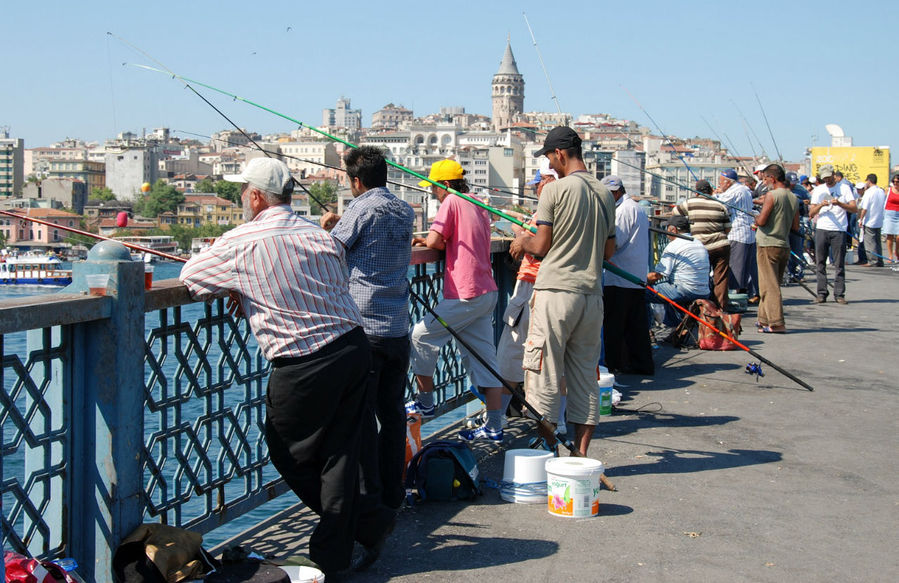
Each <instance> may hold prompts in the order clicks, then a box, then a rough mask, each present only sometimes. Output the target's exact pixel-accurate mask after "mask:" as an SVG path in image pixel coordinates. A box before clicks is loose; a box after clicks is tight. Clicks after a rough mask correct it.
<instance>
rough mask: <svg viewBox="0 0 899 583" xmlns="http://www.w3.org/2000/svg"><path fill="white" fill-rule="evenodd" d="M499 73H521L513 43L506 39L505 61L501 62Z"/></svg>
mask: <svg viewBox="0 0 899 583" xmlns="http://www.w3.org/2000/svg"><path fill="white" fill-rule="evenodd" d="M496 74H497V75H520V74H521V73H519V72H518V65H517V64H515V56H514V55H513V54H512V43H511V41H506V53H505V54H504V55H503V61H502V62H501V63H500V64H499V71H497V72H496Z"/></svg>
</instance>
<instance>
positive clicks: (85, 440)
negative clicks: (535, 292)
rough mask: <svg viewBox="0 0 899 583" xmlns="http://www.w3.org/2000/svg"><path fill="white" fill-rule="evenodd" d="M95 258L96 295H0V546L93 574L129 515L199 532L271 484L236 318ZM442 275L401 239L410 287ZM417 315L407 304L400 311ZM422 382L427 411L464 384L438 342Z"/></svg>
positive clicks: (504, 265) (429, 290)
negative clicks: (102, 275) (102, 279)
mask: <svg viewBox="0 0 899 583" xmlns="http://www.w3.org/2000/svg"><path fill="white" fill-rule="evenodd" d="M507 249H508V241H503V240H496V241H494V242H493V249H492V257H493V263H494V273H495V277H496V280H497V284H498V287H499V289H500V294H499V296H500V301H499V302H498V305H497V308H496V313H495V321H500V316H501V314H502V312H503V310H504V309H505V303H506V302H505V300H506V298H507V297H508V295H509V294H510V293H511V291H512V287H513V285H514V275H515V271H514V266H513V265H512V264H511V262H510V260H509V257H508V253H507V252H506V251H507ZM76 267H78V266H76ZM102 269H108V270H109V272H110V275H111V278H110V284H109V288H108V294H107V296H105V297H96V296H88V295H84V294H80V293H78V294H73V293H57V294H51V295H44V296H31V297H28V298H21V299H14V300H6V301H2V302H0V355H2V368H0V385H2V386H0V502H2V512H0V521H2V522H0V526H2V535H3V536H2V541H3V548H5V549H7V550H16V551H19V552H23V553H27V554H30V555H32V556H37V557H42V558H55V557H62V556H72V557H74V558H75V559H76V560H77V561H78V563H79V564H80V568H79V571H80V572H81V573H82V574H83V575H86V578H87V579H88V580H95V581H97V582H106V581H110V580H111V574H110V570H109V565H110V564H111V559H112V553H113V552H114V550H115V547H116V545H117V544H118V543H119V541H120V540H121V539H122V538H123V537H125V536H127V535H128V534H129V533H130V532H131V531H132V530H133V529H134V528H135V527H136V526H137V525H139V524H140V523H142V522H164V523H166V524H170V525H174V526H179V527H183V528H189V529H191V530H194V531H197V532H200V533H206V532H209V531H210V530H212V529H214V528H216V527H218V526H221V525H222V524H225V523H227V522H229V521H232V520H234V519H236V518H238V517H240V516H241V515H243V514H245V513H247V512H248V511H250V510H252V509H253V508H256V507H258V506H259V505H261V504H263V503H264V502H267V501H268V500H271V499H272V498H274V497H276V496H278V495H280V494H282V493H284V492H286V491H287V487H286V486H285V485H284V483H283V481H282V480H281V479H280V478H279V477H278V475H277V473H276V472H275V471H274V469H273V468H272V466H271V464H269V463H268V462H269V458H268V449H267V447H266V445H265V440H264V431H263V424H264V398H265V387H266V382H267V377H268V372H269V363H268V362H267V361H266V360H265V359H264V358H263V357H262V355H261V353H260V351H259V349H258V346H257V345H256V342H255V340H254V338H253V336H252V334H251V333H250V330H249V328H248V326H247V322H246V320H235V319H233V318H232V317H231V316H230V315H229V314H228V312H227V309H226V307H225V303H224V301H223V300H215V301H213V302H211V303H209V304H203V303H197V302H193V301H192V300H191V299H190V297H189V296H188V294H187V291H186V289H185V288H184V287H183V286H181V285H180V283H178V281H177V280H166V281H160V282H156V283H155V284H154V286H153V289H152V290H149V291H146V292H145V291H144V289H143V266H142V265H141V264H139V263H133V262H108V263H106V265H105V266H103V267H102ZM442 276H443V262H442V254H439V253H437V252H434V251H430V250H427V249H416V250H414V253H413V259H412V262H411V265H410V283H411V285H412V287H413V289H414V290H415V291H416V293H418V295H420V296H421V297H422V298H425V300H426V301H428V302H430V303H432V304H433V303H435V302H436V301H437V299H438V298H439V297H440V296H441V290H442V282H443V279H442ZM76 281H77V277H76ZM423 314H424V309H423V308H422V307H421V306H418V305H414V303H413V304H412V305H410V319H411V321H413V322H414V321H417V320H418V319H420V318H421V317H422V316H423ZM499 332H500V330H499V328H498V327H495V333H496V335H497V338H498V335H499ZM435 387H436V393H435V395H436V397H437V403H438V405H439V410H440V411H441V412H445V411H447V410H449V409H451V408H454V407H455V406H458V405H459V404H461V403H462V402H464V401H466V400H469V399H470V398H471V397H470V395H471V394H470V392H468V383H467V376H466V372H465V370H464V369H463V367H462V365H461V362H460V359H458V358H457V356H456V353H455V348H454V346H452V344H451V345H448V346H447V347H446V348H444V349H443V351H442V352H441V358H440V361H439V363H438V367H437V372H436V373H435ZM409 388H410V391H411V377H410V385H409Z"/></svg>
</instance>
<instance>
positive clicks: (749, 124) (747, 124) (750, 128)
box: [730, 99, 771, 160]
mask: <svg viewBox="0 0 899 583" xmlns="http://www.w3.org/2000/svg"><path fill="white" fill-rule="evenodd" d="M730 102H731V103H732V104H733V106H734V108H735V109H736V110H737V113H739V114H740V117H741V118H743V123H745V124H746V127H748V128H749V131H750V132H752V135H753V136H755V141H756V142H758V143H759V148H761V149H762V155H763V156H764V157H765V158H768V159H769V160H770V159H771V157H770V156H769V155H768V152H766V151H765V145H764V144H763V143H762V139H761V138H759V136H758V134H757V133H755V130H754V129H753V128H752V124H751V123H749V120H748V119H746V116H745V115H743V110H742V109H740V106H739V105H737V102H736V101H734V100H733V99H731V100H730ZM751 145H752V144H751V143H750V146H751Z"/></svg>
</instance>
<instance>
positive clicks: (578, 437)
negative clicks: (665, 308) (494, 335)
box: [510, 126, 615, 455]
mask: <svg viewBox="0 0 899 583" xmlns="http://www.w3.org/2000/svg"><path fill="white" fill-rule="evenodd" d="M535 155H536V156H543V155H545V156H546V157H547V158H548V159H549V164H550V166H551V167H552V168H553V169H554V170H555V171H556V172H557V173H558V174H559V176H562V178H561V179H559V180H556V181H555V182H553V183H551V184H548V185H547V186H546V187H545V188H544V189H543V193H542V195H541V196H540V202H539V203H538V205H537V214H536V219H537V234H536V236H531V235H530V233H527V232H524V231H520V232H519V234H518V236H517V237H516V238H515V240H514V241H513V242H512V246H511V249H510V252H511V253H512V256H513V257H515V258H519V257H520V256H521V255H522V254H523V253H525V252H526V253H530V254H532V255H535V256H540V257H543V262H542V263H541V264H540V271H539V272H538V274H537V281H536V282H535V283H534V295H533V297H532V298H531V304H532V308H531V325H530V328H529V330H528V339H527V342H526V343H525V354H524V363H523V366H524V368H525V371H526V374H525V391H526V392H527V399H528V402H529V403H530V404H531V405H533V406H534V407H535V408H536V409H537V410H538V411H540V413H541V414H542V415H544V416H546V417H547V418H548V419H557V418H558V412H559V403H560V399H559V396H560V394H559V382H560V380H561V378H562V376H563V375H564V377H565V381H566V385H567V388H568V399H567V411H568V420H569V421H570V422H571V424H572V425H573V426H574V428H575V444H576V445H577V447H578V449H579V450H580V451H581V453H583V454H585V455H586V453H587V447H588V446H589V445H590V439H591V437H592V435H593V429H594V428H595V427H596V424H597V423H598V422H599V394H598V392H597V390H596V365H597V363H598V362H599V354H600V329H601V328H602V318H603V305H602V262H603V259H608V258H609V257H611V256H612V254H613V253H614V252H615V239H614V237H615V200H614V198H613V197H612V195H611V193H609V191H608V189H607V188H605V187H604V186H602V185H601V184H600V183H599V181H598V180H597V179H596V178H594V177H593V176H591V175H590V174H589V173H588V172H587V169H586V167H585V166H584V162H583V159H582V157H581V139H580V137H579V136H578V135H577V133H576V132H575V131H574V130H572V129H571V128H567V127H562V126H560V127H556V128H553V129H552V131H550V132H549V134H548V135H547V136H546V140H545V141H544V142H543V148H541V149H540V150H538V151H537V152H536V154H535Z"/></svg>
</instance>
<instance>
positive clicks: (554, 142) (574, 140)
mask: <svg viewBox="0 0 899 583" xmlns="http://www.w3.org/2000/svg"><path fill="white" fill-rule="evenodd" d="M580 145H581V137H580V136H579V135H577V132H576V131H574V130H573V129H571V128H569V127H566V126H558V127H554V128H553V129H551V130H549V133H548V134H546V139H545V140H543V147H542V148H540V149H539V150H537V151H536V152H534V157H535V158H536V157H538V156H543V155H544V154H546V153H547V152H552V151H553V150H556V149H558V150H567V149H568V148H574V147H576V146H580Z"/></svg>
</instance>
